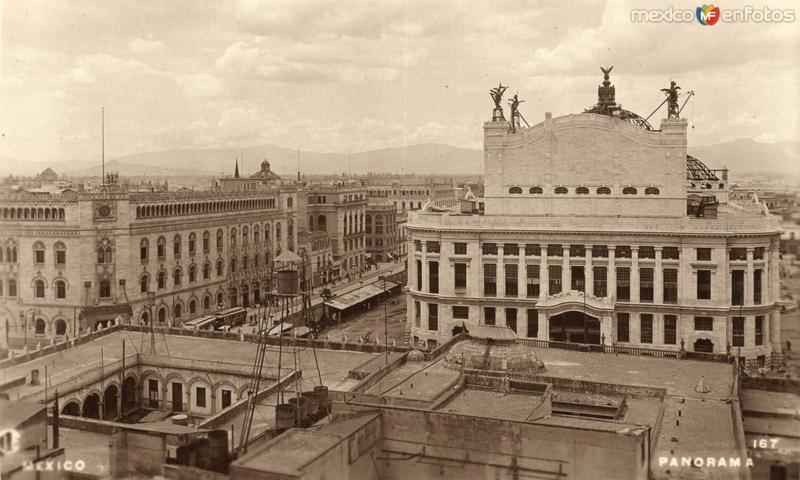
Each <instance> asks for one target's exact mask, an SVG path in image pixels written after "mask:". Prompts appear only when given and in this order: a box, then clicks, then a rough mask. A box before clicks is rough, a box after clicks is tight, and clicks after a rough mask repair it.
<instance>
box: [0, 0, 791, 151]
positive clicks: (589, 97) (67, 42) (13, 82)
mask: <svg viewBox="0 0 800 480" xmlns="http://www.w3.org/2000/svg"><path fill="white" fill-rule="evenodd" d="M653 3H654V2H652V1H650V2H638V1H633V2H628V1H609V2H604V1H581V2H574V1H563V0H562V1H542V0H532V1H524V0H505V1H503V2H497V1H493V2H488V1H487V2H483V1H475V0H437V1H435V2H432V1H430V0H419V1H416V0H415V1H412V0H406V1H394V0H381V1H354V0H335V1H333V0H331V1H328V0H325V1H322V0H320V1H314V2H303V1H299V0H288V1H284V0H269V1H255V0H240V1H238V0H231V1H224V0H220V1H207V2H204V1H184V0H162V1H151V0H133V1H131V0H114V1H107V0H102V1H91V0H74V1H68V2H65V1H63V0H57V1H45V0H3V1H2V2H0V15H1V16H2V22H1V23H0V29H1V30H0V162H2V161H4V160H3V159H6V161H8V160H7V159H18V160H35V161H49V162H67V161H70V160H94V159H98V158H99V156H100V145H101V139H100V131H101V129H100V124H101V122H100V110H101V106H103V107H104V108H105V153H106V157H107V158H112V157H115V156H120V155H125V154H132V153H139V152H147V151H160V150H169V149H176V148H216V147H220V148H222V147H225V148H227V147H246V146H253V145H259V144H273V145H277V146H283V147H289V148H296V147H298V146H299V147H300V148H302V149H303V150H310V151H318V152H347V151H353V152H357V151H364V150H371V149H379V148H386V147H398V146H403V145H411V144H418V143H426V142H435V143H446V144H450V145H454V146H459V147H467V148H482V141H483V137H482V135H483V133H482V129H481V125H482V123H483V122H484V121H487V120H489V119H490V118H491V110H492V101H491V99H490V97H489V93H488V90H489V89H490V88H491V87H493V86H496V85H497V84H498V82H500V81H502V83H503V84H504V85H510V88H509V90H508V93H509V94H513V93H517V92H518V93H519V97H520V98H521V99H523V100H525V103H523V104H522V105H521V107H520V110H521V112H522V114H523V115H524V116H525V118H526V119H527V120H528V122H530V123H531V124H534V123H538V122H540V121H542V119H543V118H544V114H545V112H548V111H549V112H552V113H553V115H554V116H559V115H566V114H570V113H579V112H581V111H582V110H583V109H585V108H588V107H590V106H592V105H593V104H594V103H595V102H596V98H597V85H598V84H599V83H600V82H601V81H602V73H601V72H600V68H599V67H600V66H601V65H603V66H610V65H613V66H614V70H613V72H612V73H611V80H612V83H614V85H615V86H616V97H617V102H618V103H621V104H622V106H623V107H624V108H626V109H628V110H632V111H634V112H637V113H639V114H640V115H642V116H647V115H649V114H650V112H651V111H652V110H653V109H654V108H655V107H656V106H657V105H658V104H659V103H660V102H661V101H662V99H663V94H662V93H661V92H660V89H661V88H664V87H666V86H667V85H668V84H669V80H670V79H674V80H676V81H677V82H678V84H679V85H681V87H682V89H683V91H684V92H686V91H689V90H694V91H695V93H696V95H695V97H694V98H692V99H691V100H690V101H689V104H688V105H687V107H686V109H685V110H684V111H683V114H682V115H683V116H684V117H686V118H688V119H689V121H690V122H691V124H692V125H693V127H694V128H692V129H690V138H689V142H690V144H695V145H707V144H714V143H721V142H727V141H732V140H735V139H739V138H753V139H755V140H758V141H762V142H778V141H796V140H800V128H799V127H800V101H798V100H800V98H798V97H799V96H800V93H798V90H799V89H798V85H800V78H798V77H799V76H800V60H798V59H800V28H798V23H797V22H798V20H796V21H795V22H794V23H754V22H750V23H723V22H719V23H717V24H715V25H707V26H704V25H701V24H700V23H699V22H697V21H692V22H691V23H634V22H632V20H631V9H633V8H646V9H653V8H658V9H662V8H667V7H669V6H670V5H672V6H673V7H674V8H685V9H691V10H694V9H695V7H696V6H697V5H698V4H696V3H688V2H683V1H675V2H674V3H672V4H670V3H668V2H664V3H663V4H661V3H660V2H659V5H654V4H653ZM754 3H758V4H761V3H762V2H754ZM744 5H746V3H737V2H730V1H726V2H725V4H724V6H722V7H721V8H729V9H732V8H741V7H743V6H744ZM766 5H768V7H770V8H772V9H785V8H789V9H791V8H793V7H794V5H793V4H792V3H790V2H784V3H781V2H772V0H769V1H768V2H767V3H766ZM797 13H798V12H796V13H795V16H796V17H797V16H800V15H797ZM506 110H508V107H506ZM662 112H663V110H662ZM662 116H663V115H661V114H656V115H654V117H653V118H652V119H651V120H653V122H652V123H654V124H655V125H656V126H657V125H658V123H659V118H661V117H662Z"/></svg>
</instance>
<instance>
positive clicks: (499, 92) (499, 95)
mask: <svg viewBox="0 0 800 480" xmlns="http://www.w3.org/2000/svg"><path fill="white" fill-rule="evenodd" d="M506 90H508V86H507V85H503V83H502V82H500V83H498V84H497V87H495V88H492V89H490V90H489V95H490V96H491V97H492V100H493V101H494V110H492V121H493V122H501V121H503V120H505V116H503V107H502V106H501V105H500V102H502V101H503V94H504V93H505V92H506Z"/></svg>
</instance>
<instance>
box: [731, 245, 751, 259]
mask: <svg viewBox="0 0 800 480" xmlns="http://www.w3.org/2000/svg"><path fill="white" fill-rule="evenodd" d="M728 260H747V249H746V248H731V249H730V251H729V252H728Z"/></svg>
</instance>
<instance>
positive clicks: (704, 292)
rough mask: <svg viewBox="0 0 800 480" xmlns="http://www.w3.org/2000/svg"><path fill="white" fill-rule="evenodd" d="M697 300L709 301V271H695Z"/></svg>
mask: <svg viewBox="0 0 800 480" xmlns="http://www.w3.org/2000/svg"><path fill="white" fill-rule="evenodd" d="M697 299H698V300H710V299H711V270H698V271H697Z"/></svg>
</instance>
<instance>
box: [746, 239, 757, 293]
mask: <svg viewBox="0 0 800 480" xmlns="http://www.w3.org/2000/svg"><path fill="white" fill-rule="evenodd" d="M754 271H755V268H754V265H753V247H747V271H746V272H745V274H744V275H745V277H744V304H745V305H752V304H753V283H754V282H753V272H754Z"/></svg>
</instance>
